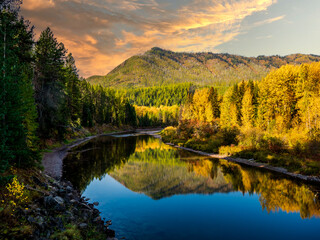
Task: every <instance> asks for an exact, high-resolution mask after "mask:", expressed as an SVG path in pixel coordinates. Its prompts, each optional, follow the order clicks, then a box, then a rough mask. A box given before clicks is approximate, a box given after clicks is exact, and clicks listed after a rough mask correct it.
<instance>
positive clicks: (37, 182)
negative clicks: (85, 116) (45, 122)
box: [0, 129, 135, 240]
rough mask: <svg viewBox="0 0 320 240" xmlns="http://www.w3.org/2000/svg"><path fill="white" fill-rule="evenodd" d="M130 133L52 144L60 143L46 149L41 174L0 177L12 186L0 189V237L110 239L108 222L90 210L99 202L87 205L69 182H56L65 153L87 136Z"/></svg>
mask: <svg viewBox="0 0 320 240" xmlns="http://www.w3.org/2000/svg"><path fill="white" fill-rule="evenodd" d="M103 132H104V133H103ZM134 132H135V130H132V129H129V130H125V131H120V129H115V131H112V132H110V131H109V132H108V133H105V131H102V133H101V131H98V134H97V132H95V131H91V132H87V131H86V132H85V133H84V134H86V135H89V134H91V136H85V137H82V136H83V134H82V136H80V138H78V139H70V138H69V139H68V142H69V143H68V144H64V143H59V142H55V143H54V144H53V145H55V146H57V145H60V146H59V147H56V148H53V147H52V146H53V145H51V147H52V148H51V149H48V150H46V151H45V152H44V154H43V160H42V164H43V168H44V170H43V171H41V170H39V169H36V168H32V169H16V168H11V169H10V170H9V171H8V172H7V173H6V174H7V175H11V176H15V178H14V181H13V182H12V183H11V186H13V187H12V188H10V187H9V185H6V187H3V188H1V189H0V202H1V204H0V219H1V220H0V238H1V239H98V240H99V239H104V240H105V239H110V240H112V239H116V238H114V236H115V232H114V231H113V230H111V229H109V225H111V221H110V220H109V221H105V220H103V219H101V216H100V212H99V210H98V209H96V208H95V207H96V206H97V205H98V204H99V203H97V202H96V203H89V199H87V198H85V197H83V196H81V194H80V192H79V191H78V190H77V189H74V188H73V186H72V184H71V183H70V182H68V181H65V180H63V179H61V177H62V164H63V159H64V158H65V157H66V156H67V154H68V151H70V150H71V149H72V148H74V147H76V146H79V145H81V144H83V143H85V142H87V141H90V140H91V139H93V138H96V137H99V136H108V135H113V134H128V133H134ZM8 187H9V188H8ZM22 199H23V200H22Z"/></svg>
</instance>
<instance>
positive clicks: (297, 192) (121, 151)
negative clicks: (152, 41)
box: [64, 136, 320, 218]
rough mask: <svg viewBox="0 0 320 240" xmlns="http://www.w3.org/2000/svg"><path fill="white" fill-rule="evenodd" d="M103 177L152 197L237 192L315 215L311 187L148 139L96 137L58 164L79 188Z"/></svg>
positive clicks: (317, 203) (317, 208) (319, 211)
mask: <svg viewBox="0 0 320 240" xmlns="http://www.w3.org/2000/svg"><path fill="white" fill-rule="evenodd" d="M106 173H108V174H109V175H110V176H112V177H113V178H115V179H116V180H117V181H119V182H120V183H122V184H123V185H124V186H126V187H127V188H129V189H131V190H132V191H135V192H141V193H144V194H146V195H148V196H150V197H152V198H153V199H160V198H163V197H168V196H172V195H175V194H187V193H201V194H212V193H215V192H223V193H226V192H231V191H240V192H243V193H249V194H251V193H255V194H258V195H260V203H261V206H262V208H263V209H266V210H267V211H268V212H269V211H278V210H279V209H280V210H282V211H286V212H300V215H301V217H302V218H307V217H312V216H317V217H320V199H319V197H317V195H316V194H315V191H314V190H313V189H314V188H315V187H314V186H308V185H305V184H301V183H297V182H295V181H292V180H289V179H286V178H283V177H280V176H279V175H275V174H273V173H271V172H266V171H260V170H258V169H253V168H247V167H242V166H240V165H238V164H234V163H230V162H228V161H225V160H212V159H210V160H209V159H207V158H205V157H201V156H198V155H195V154H193V153H190V152H186V151H182V150H177V149H175V148H172V147H170V146H167V145H164V144H163V143H162V142H161V141H160V140H159V139H156V138H153V137H150V136H138V137H126V138H113V137H101V138H97V139H94V140H93V141H90V142H88V143H86V144H84V145H83V146H80V147H78V148H77V149H74V151H73V153H72V154H70V155H69V156H68V157H67V158H66V159H65V160H64V177H65V178H67V179H68V180H70V181H71V182H72V183H73V184H74V186H76V187H77V188H79V189H80V190H82V191H83V190H84V189H85V188H86V186H87V185H88V184H89V183H90V182H91V181H92V180H93V179H94V178H100V179H101V178H102V177H103V176H104V175H105V174H106Z"/></svg>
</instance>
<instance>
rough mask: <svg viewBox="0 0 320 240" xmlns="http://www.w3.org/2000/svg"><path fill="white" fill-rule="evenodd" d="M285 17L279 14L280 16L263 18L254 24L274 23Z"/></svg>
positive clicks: (255, 25)
mask: <svg viewBox="0 0 320 240" xmlns="http://www.w3.org/2000/svg"><path fill="white" fill-rule="evenodd" d="M284 18H285V15H282V16H279V17H274V18H269V19H265V20H263V21H260V22H256V23H255V24H254V27H257V26H261V25H265V24H269V23H273V22H276V21H279V20H282V19H284Z"/></svg>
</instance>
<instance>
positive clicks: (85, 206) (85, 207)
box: [79, 203, 92, 210]
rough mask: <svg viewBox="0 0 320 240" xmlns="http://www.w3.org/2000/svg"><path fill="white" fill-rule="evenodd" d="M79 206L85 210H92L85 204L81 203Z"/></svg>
mask: <svg viewBox="0 0 320 240" xmlns="http://www.w3.org/2000/svg"><path fill="white" fill-rule="evenodd" d="M79 206H80V207H82V208H84V209H88V210H92V209H91V208H90V207H89V206H88V205H87V204H84V203H80V204H79Z"/></svg>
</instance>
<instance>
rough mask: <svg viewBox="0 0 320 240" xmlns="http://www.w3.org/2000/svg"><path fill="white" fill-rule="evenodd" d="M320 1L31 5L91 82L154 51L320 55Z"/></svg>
mask: <svg viewBox="0 0 320 240" xmlns="http://www.w3.org/2000/svg"><path fill="white" fill-rule="evenodd" d="M319 13H320V1H319V0H131V1H130V0H70V1H68V0H23V4H22V8H21V14H22V15H23V16H24V17H25V19H28V20H30V21H31V23H32V24H33V25H34V26H35V34H36V38H38V37H39V35H40V33H41V31H43V30H44V29H45V28H46V27H50V28H51V30H52V31H53V33H54V35H55V36H56V37H57V39H58V41H60V42H63V43H64V45H65V47H66V48H67V49H68V51H69V52H71V53H72V54H73V56H74V58H75V60H76V65H77V67H78V69H79V74H80V75H81V76H83V77H89V76H91V75H106V74H107V73H108V72H109V71H111V70H112V69H113V68H115V67H116V66H117V65H119V64H120V63H122V62H123V61H124V60H126V59H127V58H129V57H131V56H133V55H136V54H142V53H144V52H145V51H147V50H149V49H151V48H152V47H161V48H164V49H167V50H172V51H178V52H215V53H219V52H223V53H230V54H238V55H242V56H248V57H249V56H258V55H281V56H284V55H288V54H293V53H306V54H309V53H312V54H317V55H320V44H319V43H320V27H319V26H320V14H319Z"/></svg>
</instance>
